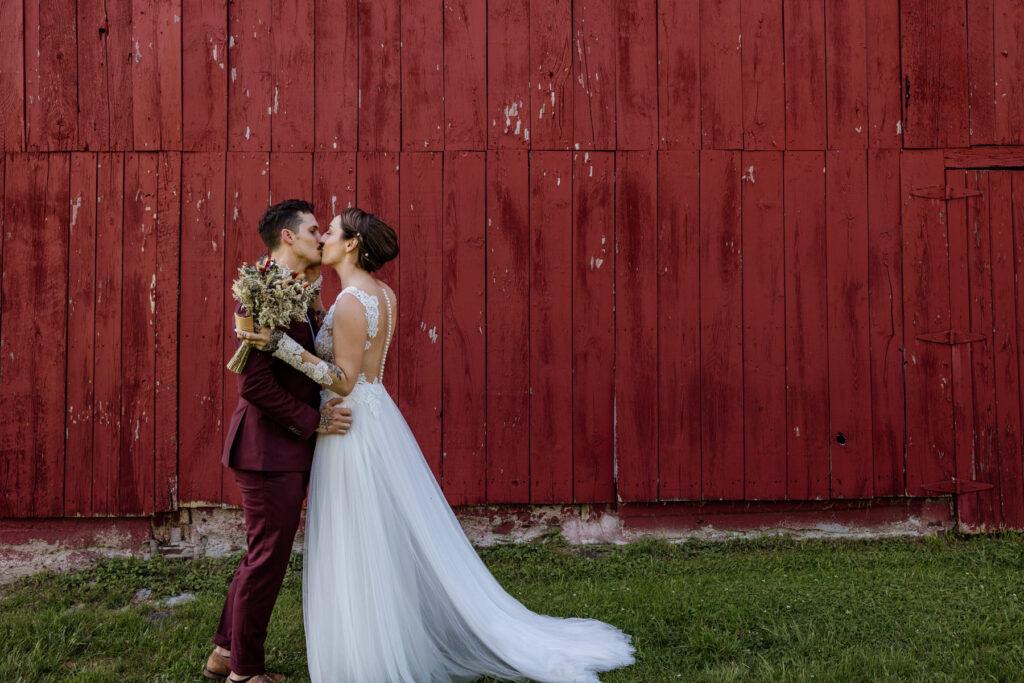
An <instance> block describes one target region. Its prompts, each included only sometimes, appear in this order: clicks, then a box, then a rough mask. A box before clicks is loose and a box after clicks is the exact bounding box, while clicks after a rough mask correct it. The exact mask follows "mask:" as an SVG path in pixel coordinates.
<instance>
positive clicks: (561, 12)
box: [529, 0, 573, 150]
mask: <svg viewBox="0 0 1024 683" xmlns="http://www.w3.org/2000/svg"><path fill="white" fill-rule="evenodd" d="M572 59H573V49H572V0H531V2H530V82H531V86H530V117H529V118H530V120H532V121H533V125H532V126H531V127H530V146H531V149H537V150H540V149H569V147H570V146H571V145H572V139H573V132H572V131H573V99H572V98H573V81H572Z"/></svg>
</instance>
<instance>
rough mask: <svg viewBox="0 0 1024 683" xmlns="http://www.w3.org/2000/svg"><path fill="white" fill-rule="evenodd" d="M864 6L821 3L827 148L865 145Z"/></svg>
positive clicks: (859, 1)
mask: <svg viewBox="0 0 1024 683" xmlns="http://www.w3.org/2000/svg"><path fill="white" fill-rule="evenodd" d="M865 3H866V0H827V1H826V2H825V82H826V95H825V103H826V104H825V110H826V111H827V112H828V124H827V125H828V147H829V149H864V148H866V147H867V146H868V144H867V143H868V71H867V62H868V58H867V12H866V7H865ZM833 452H835V451H834V450H833Z"/></svg>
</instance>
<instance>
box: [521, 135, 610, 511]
mask: <svg viewBox="0 0 1024 683" xmlns="http://www.w3.org/2000/svg"><path fill="white" fill-rule="evenodd" d="M572 185H573V183H572V157H571V156H570V153H569V152H533V153H531V154H530V225H531V230H530V256H531V263H530V389H531V391H530V502H531V503H556V502H561V501H565V500H572V497H573V415H572V411H571V410H553V409H552V407H553V406H571V405H572V399H573V363H572V353H573V340H572V338H571V337H570V336H569V335H567V334H565V332H564V326H565V324H566V323H567V322H568V321H570V320H572V298H571V296H572V258H571V255H572V232H571V230H570V229H569V226H570V225H572V213H573V212H572ZM606 388H607V387H606Z"/></svg>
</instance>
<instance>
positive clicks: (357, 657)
mask: <svg viewBox="0 0 1024 683" xmlns="http://www.w3.org/2000/svg"><path fill="white" fill-rule="evenodd" d="M345 295H352V296H355V297H356V298H358V299H359V301H360V302H361V303H362V304H363V307H364V309H365V312H366V321H367V332H368V337H369V338H370V339H371V340H372V339H375V338H376V336H377V331H378V321H379V318H380V315H379V310H378V308H379V303H378V299H377V297H376V296H371V295H369V294H367V293H366V292H363V291H361V290H358V289H356V288H354V287H348V288H346V289H345V290H344V291H342V292H341V294H339V295H338V298H339V299H340V298H341V297H342V296H345ZM384 298H385V301H386V303H387V308H388V313H390V311H391V301H390V299H389V297H387V295H386V294H385V295H384ZM335 303H336V302H335ZM333 318H334V306H331V309H330V311H329V312H328V314H327V316H326V318H325V319H324V325H323V327H322V328H321V330H320V332H319V334H318V335H317V338H316V351H317V355H318V356H320V357H321V358H324V359H326V360H329V361H332V362H333V359H334V353H333V338H332V334H331V327H332V323H333ZM389 319H390V315H389V316H388V317H387V318H386V320H389ZM387 335H388V336H387V337H385V339H384V344H385V347H384V350H385V353H384V356H383V357H382V359H381V368H380V370H381V372H379V373H378V375H377V378H374V380H373V381H367V380H366V378H365V375H362V374H361V375H360V379H359V381H358V382H357V383H356V386H355V388H354V389H353V390H352V393H350V394H349V395H348V396H347V397H345V399H344V405H346V406H349V407H351V409H352V413H353V417H354V419H353V423H352V428H351V429H350V430H349V432H348V433H347V434H345V435H330V436H320V437H319V438H318V439H317V444H316V453H315V456H314V459H313V468H312V472H311V474H310V485H309V500H308V508H307V511H306V547H305V558H304V563H303V573H302V598H303V599H302V604H303V612H304V617H305V630H306V653H307V657H308V661H309V673H310V677H311V679H312V680H313V681H316V682H320V681H331V682H334V681H346V682H351V683H392V682H395V683H397V682H407V683H428V682H441V681H472V680H475V679H476V678H478V677H480V676H483V675H489V676H494V677H496V678H500V679H508V680H520V681H521V680H526V679H533V680H536V681H543V682H549V681H550V682H552V683H554V682H559V683H561V682H563V681H598V680H599V679H598V677H597V674H596V673H595V672H598V671H608V670H610V669H614V668H618V667H621V666H626V665H629V664H632V663H633V652H634V649H633V646H632V645H631V644H630V636H628V635H626V634H624V633H622V632H621V631H620V630H619V629H617V628H615V627H614V626H611V625H609V624H605V623H603V622H600V621H596V620H592V619H560V618H555V617H549V616H544V615H542V614H536V613H535V612H531V611H530V610H528V609H526V607H524V606H523V605H522V604H520V603H519V602H518V601H517V600H516V599H515V598H513V597H512V596H510V595H509V594H508V593H506V592H505V591H504V590H503V589H502V587H501V586H500V585H499V584H498V582H497V581H496V580H495V579H494V577H493V576H491V573H490V572H489V571H488V570H487V567H486V566H485V565H484V564H483V562H482V561H481V560H480V558H479V556H478V555H477V554H476V551H475V550H474V549H473V547H472V546H471V545H470V543H469V540H468V539H467V538H466V536H465V534H464V533H463V531H462V527H461V526H460V525H459V522H458V520H457V519H456V517H455V515H454V514H453V513H452V510H451V508H450V507H449V506H448V503H447V501H446V500H445V498H444V494H443V493H442V492H441V489H440V487H439V486H438V484H437V481H436V480H435V479H434V475H433V473H432V472H431V471H430V468H429V466H428V465H427V463H426V461H425V460H424V458H423V454H422V452H421V451H420V449H419V446H418V444H417V443H416V439H415V437H414V436H413V434H412V432H411V431H410V429H409V426H408V425H407V424H406V422H405V419H404V418H403V417H402V414H401V413H400V412H399V410H398V407H397V406H396V405H395V403H394V402H393V401H392V400H391V397H390V396H389V395H388V393H387V391H386V390H385V389H384V386H383V385H382V384H381V383H380V381H379V378H380V376H381V375H382V373H383V366H384V362H385V359H386V345H387V344H389V343H390V336H391V329H390V326H389V329H388V330H387ZM369 344H370V342H367V347H369ZM336 396H337V395H336V394H334V393H333V392H331V391H327V390H325V391H324V392H323V395H322V399H323V400H324V401H326V400H329V399H330V398H334V397H336Z"/></svg>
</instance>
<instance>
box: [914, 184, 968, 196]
mask: <svg viewBox="0 0 1024 683" xmlns="http://www.w3.org/2000/svg"><path fill="white" fill-rule="evenodd" d="M981 194H982V191H981V190H976V189H973V188H970V187H950V186H949V185H931V186H929V187H915V188H914V189H912V190H911V191H910V196H911V197H924V198H925V199H962V198H964V197H976V196H979V195H981Z"/></svg>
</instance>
